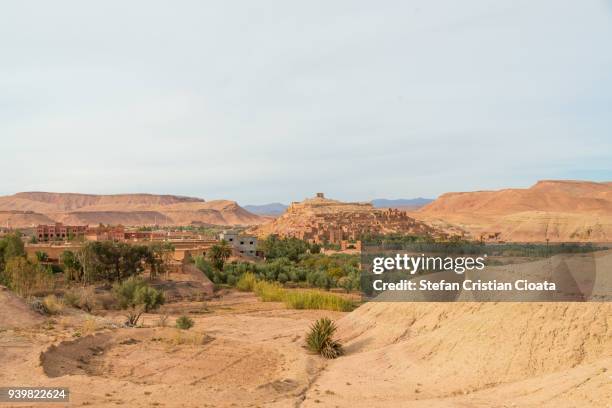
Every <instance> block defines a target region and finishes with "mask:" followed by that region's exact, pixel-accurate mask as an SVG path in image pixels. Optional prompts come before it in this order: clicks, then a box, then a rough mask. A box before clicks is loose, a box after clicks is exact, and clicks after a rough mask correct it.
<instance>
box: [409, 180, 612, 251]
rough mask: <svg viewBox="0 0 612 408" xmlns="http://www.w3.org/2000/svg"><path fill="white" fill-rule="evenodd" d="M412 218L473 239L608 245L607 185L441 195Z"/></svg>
mask: <svg viewBox="0 0 612 408" xmlns="http://www.w3.org/2000/svg"><path fill="white" fill-rule="evenodd" d="M411 216H413V217H415V218H417V219H419V220H421V221H424V222H426V223H428V224H431V225H432V226H435V227H438V228H441V229H445V230H449V231H452V230H456V231H464V232H466V233H468V234H470V235H471V236H472V237H473V238H476V239H480V238H481V237H483V238H484V239H486V240H490V239H492V238H494V239H496V240H504V241H525V242H533V241H539V242H544V241H545V240H547V239H548V240H550V241H553V242H554V241H556V242H560V241H597V242H611V241H612V183H595V182H587V181H567V180H546V181H540V182H538V183H536V184H535V185H533V186H532V187H530V188H527V189H517V188H515V189H504V190H498V191H475V192H464V193H446V194H443V195H442V196H440V197H439V198H438V199H437V200H435V201H434V202H432V203H430V204H428V205H426V206H425V207H423V208H421V209H420V210H418V211H414V212H411Z"/></svg>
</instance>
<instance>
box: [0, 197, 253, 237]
mask: <svg viewBox="0 0 612 408" xmlns="http://www.w3.org/2000/svg"><path fill="white" fill-rule="evenodd" d="M263 221H264V218H262V217H260V216H258V215H256V214H252V213H250V212H248V211H247V210H245V209H244V208H242V207H240V206H239V205H238V204H237V203H236V202H235V201H229V200H214V201H205V200H204V199H202V198H197V197H185V196H177V195H167V194H143V193H139V194H107V195H97V194H79V193H50V192H38V191H34V192H23V193H17V194H14V195H10V196H0V225H2V226H6V225H8V226H11V227H19V228H24V227H31V226H33V225H36V224H39V223H49V222H64V223H70V224H76V225H91V224H98V223H105V224H123V225H138V226H140V225H156V224H157V225H191V224H217V225H256V224H260V223H261V222H263Z"/></svg>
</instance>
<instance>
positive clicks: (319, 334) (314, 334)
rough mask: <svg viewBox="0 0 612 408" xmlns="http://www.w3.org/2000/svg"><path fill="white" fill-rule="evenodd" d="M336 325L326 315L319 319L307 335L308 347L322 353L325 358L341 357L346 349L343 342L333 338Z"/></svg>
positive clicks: (314, 351)
mask: <svg viewBox="0 0 612 408" xmlns="http://www.w3.org/2000/svg"><path fill="white" fill-rule="evenodd" d="M335 332H336V325H335V324H334V322H332V321H331V320H330V319H329V318H327V317H324V318H321V319H319V320H317V321H316V322H315V323H314V324H313V325H312V326H310V331H309V332H308V335H307V336H306V347H307V348H308V350H310V351H312V352H313V353H317V354H320V355H321V356H323V357H325V358H337V357H340V356H341V355H342V354H343V353H344V350H343V348H342V344H340V342H338V341H337V340H334V339H333V336H334V333H335Z"/></svg>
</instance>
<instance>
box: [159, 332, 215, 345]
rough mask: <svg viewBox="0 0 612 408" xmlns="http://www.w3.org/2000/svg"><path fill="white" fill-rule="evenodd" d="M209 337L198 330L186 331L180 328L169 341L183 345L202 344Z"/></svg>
mask: <svg viewBox="0 0 612 408" xmlns="http://www.w3.org/2000/svg"><path fill="white" fill-rule="evenodd" d="M208 339H209V337H208V336H206V335H205V334H203V333H197V332H193V333H185V332H184V331H182V330H178V331H177V332H176V333H174V334H173V336H172V337H171V338H170V339H168V340H167V341H168V342H169V343H170V344H172V345H174V346H181V345H190V346H200V345H202V344H205V343H206V342H207V340H208Z"/></svg>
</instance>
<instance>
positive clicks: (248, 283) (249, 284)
mask: <svg viewBox="0 0 612 408" xmlns="http://www.w3.org/2000/svg"><path fill="white" fill-rule="evenodd" d="M256 282H257V279H255V275H253V274H252V273H251V272H247V273H245V274H244V275H242V277H241V278H240V279H239V280H238V282H237V283H236V288H238V290H240V291H242V292H252V291H253V287H254V286H255V283H256Z"/></svg>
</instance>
